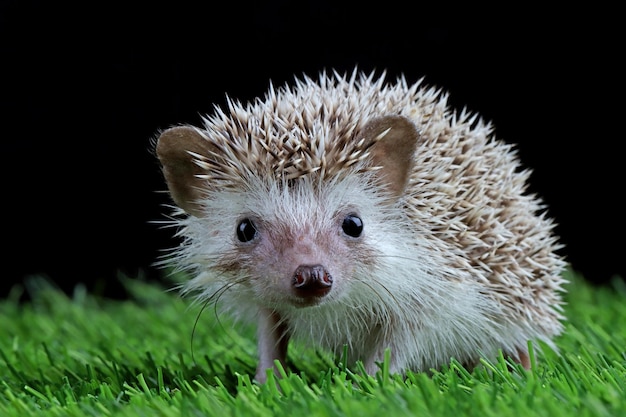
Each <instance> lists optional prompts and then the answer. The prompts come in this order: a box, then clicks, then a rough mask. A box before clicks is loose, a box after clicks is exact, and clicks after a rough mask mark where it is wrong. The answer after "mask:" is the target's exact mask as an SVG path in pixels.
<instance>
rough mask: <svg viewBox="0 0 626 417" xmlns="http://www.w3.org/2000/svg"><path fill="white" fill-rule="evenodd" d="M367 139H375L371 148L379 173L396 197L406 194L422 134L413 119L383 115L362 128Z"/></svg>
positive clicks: (393, 196)
mask: <svg viewBox="0 0 626 417" xmlns="http://www.w3.org/2000/svg"><path fill="white" fill-rule="evenodd" d="M362 132H363V136H364V138H365V139H366V140H371V141H374V142H375V143H374V144H373V145H372V147H371V149H370V154H371V156H372V166H374V167H378V168H379V169H378V171H376V175H377V176H378V178H379V179H380V180H381V181H382V182H383V183H384V184H385V185H386V186H387V190H388V191H389V193H390V194H391V197H392V198H394V199H397V198H399V197H400V196H402V195H403V194H404V190H405V188H406V186H407V183H408V181H409V176H410V175H411V171H412V169H413V164H414V160H415V150H416V148H417V143H418V141H419V133H418V132H417V127H416V126H415V124H414V123H413V122H411V121H410V120H409V119H407V118H406V117H403V116H384V117H380V118H377V119H374V120H371V121H369V122H368V123H367V124H366V125H365V126H364V127H363V131H362Z"/></svg>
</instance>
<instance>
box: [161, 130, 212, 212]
mask: <svg viewBox="0 0 626 417" xmlns="http://www.w3.org/2000/svg"><path fill="white" fill-rule="evenodd" d="M209 149H210V145H209V142H208V141H207V140H206V139H204V138H203V137H202V136H201V135H200V134H199V133H198V132H197V131H196V130H195V129H194V128H192V127H189V126H177V127H172V128H170V129H167V130H165V131H163V133H161V136H159V139H158V142H157V146H156V152H157V156H158V157H159V160H160V161H161V164H162V166H163V175H164V176H165V181H166V182H167V187H168V189H169V191H170V195H171V197H172V199H173V200H174V202H175V203H176V204H177V205H178V207H180V208H182V209H183V210H185V211H186V212H187V213H189V214H193V215H195V216H200V215H201V214H202V210H201V206H200V203H199V202H200V200H201V198H202V194H203V192H205V191H206V188H207V186H208V185H207V182H206V180H203V179H201V177H200V175H202V174H203V173H204V171H203V169H202V168H201V167H200V166H198V164H197V163H196V162H195V157H194V156H193V154H196V155H200V156H206V155H208V154H209Z"/></svg>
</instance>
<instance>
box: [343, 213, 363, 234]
mask: <svg viewBox="0 0 626 417" xmlns="http://www.w3.org/2000/svg"><path fill="white" fill-rule="evenodd" d="M341 228H342V229H343V232H344V233H345V234H347V235H348V236H351V237H359V236H361V233H363V221H362V220H361V218H360V217H358V216H357V215H356V214H348V215H347V216H346V217H345V218H344V219H343V223H342V224H341Z"/></svg>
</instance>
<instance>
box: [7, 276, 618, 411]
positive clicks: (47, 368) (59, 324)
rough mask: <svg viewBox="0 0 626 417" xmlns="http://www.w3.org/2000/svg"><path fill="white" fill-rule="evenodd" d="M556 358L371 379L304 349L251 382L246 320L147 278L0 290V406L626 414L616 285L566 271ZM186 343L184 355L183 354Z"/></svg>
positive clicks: (544, 356) (545, 356) (249, 335)
mask: <svg viewBox="0 0 626 417" xmlns="http://www.w3.org/2000/svg"><path fill="white" fill-rule="evenodd" d="M568 279H570V280H571V281H572V282H571V284H570V285H569V293H568V295H567V298H566V300H567V302H568V304H567V306H566V311H567V315H568V317H569V318H570V320H569V322H568V323H567V326H566V332H565V334H564V335H563V336H561V337H560V338H559V339H558V340H557V343H558V346H559V348H560V351H561V355H560V356H559V355H557V354H555V353H554V352H552V351H550V350H548V351H545V352H544V353H543V354H541V355H538V357H533V359H534V360H535V363H534V366H533V369H532V370H531V371H524V370H522V369H520V368H519V367H518V366H510V364H507V363H506V361H505V360H504V359H503V358H501V359H500V360H499V361H495V362H487V361H485V362H483V365H484V366H482V367H479V368H477V369H475V370H474V371H473V372H471V373H469V372H467V371H466V370H465V369H463V368H462V367H461V366H459V365H458V364H457V363H454V362H452V363H451V364H450V366H449V367H448V368H446V369H443V370H441V372H435V373H434V374H433V375H430V376H429V375H426V374H423V373H410V374H409V375H408V376H407V377H406V378H400V377H398V376H396V375H389V373H388V370H387V369H386V367H385V366H384V365H383V366H382V368H381V371H380V372H379V373H378V374H377V375H376V376H365V375H364V373H363V372H361V370H359V369H352V370H350V369H347V368H345V367H344V366H343V365H342V364H341V361H340V360H338V361H334V359H333V358H332V357H329V356H328V355H326V354H324V353H320V352H316V351H314V350H311V349H310V348H307V347H303V346H294V347H293V349H291V350H290V354H289V361H290V364H289V365H290V366H289V368H290V370H288V371H285V372H284V375H283V378H282V379H280V380H278V381H273V380H272V381H270V383H268V384H266V385H263V386H260V385H257V384H255V383H252V382H251V380H250V375H251V374H252V373H253V371H254V366H255V362H256V359H255V342H254V337H253V335H254V329H252V328H245V327H241V326H234V325H233V324H232V323H230V322H228V321H227V320H226V319H224V318H222V320H221V322H218V320H217V319H216V318H215V315H214V314H213V312H212V311H210V310H209V309H207V310H205V311H204V312H203V314H202V315H201V316H200V318H199V321H198V325H197V327H196V330H195V334H194V338H193V343H192V341H191V334H192V330H193V325H194V322H195V319H196V316H197V314H198V312H199V310H200V307H199V306H190V305H189V303H188V301H187V300H182V299H180V298H179V297H178V295H177V294H175V293H173V292H167V291H165V290H164V289H163V288H161V287H157V286H155V285H154V284H146V283H142V282H141V281H139V280H130V279H129V280H127V281H128V285H129V287H130V291H131V292H132V293H133V294H134V296H135V297H134V299H133V300H132V301H130V300H129V301H114V300H110V299H99V298H97V297H95V296H93V295H91V294H87V293H85V292H84V291H81V288H80V287H78V288H77V290H76V292H75V294H74V295H73V296H72V297H67V296H65V295H63V294H62V293H61V292H60V291H57V290H54V289H53V288H52V287H50V286H48V285H46V284H45V282H44V281H41V282H39V288H38V290H36V291H35V292H34V298H33V301H32V302H30V303H27V304H24V305H19V303H17V302H16V301H15V300H14V298H15V297H14V298H9V299H7V300H3V301H0V416H2V417H13V416H15V417H26V416H30V415H33V416H35V415H36V416H77V417H78V416H80V417H84V416H150V417H153V416H181V415H184V416H204V415H215V416H268V417H269V416H280V415H288V416H304V415H306V416H340V415H351V416H352V415H354V416H358V417H366V416H378V417H380V416H381V415H383V414H384V415H386V416H405V415H407V416H408V415H420V416H429V415H450V416H455V417H458V416H481V417H487V416H498V417H506V416H516V417H517V416H531V415H535V416H550V417H555V416H557V417H558V416H564V417H565V416H567V417H570V416H576V417H581V416H594V417H598V416H625V415H626V325H625V321H626V288H625V286H624V285H623V281H616V283H615V285H614V286H613V287H611V288H609V287H599V288H597V287H593V286H591V285H589V284H587V283H585V282H584V281H583V280H582V279H580V277H578V276H576V275H574V274H571V273H568ZM192 353H193V356H192Z"/></svg>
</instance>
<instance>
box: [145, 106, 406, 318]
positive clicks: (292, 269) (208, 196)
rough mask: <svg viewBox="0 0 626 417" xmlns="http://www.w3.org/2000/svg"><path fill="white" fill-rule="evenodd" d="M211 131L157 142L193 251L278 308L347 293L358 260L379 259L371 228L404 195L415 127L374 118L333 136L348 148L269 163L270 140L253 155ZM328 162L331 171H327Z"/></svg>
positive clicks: (176, 131)
mask: <svg viewBox="0 0 626 417" xmlns="http://www.w3.org/2000/svg"><path fill="white" fill-rule="evenodd" d="M210 133H211V132H202V131H199V130H197V129H193V128H190V127H177V128H172V129H169V130H166V131H165V132H164V133H163V134H162V135H161V137H160V138H159V142H158V146H157V152H158V154H159V157H160V159H161V162H162V163H163V171H164V174H165V178H166V180H167V183H168V186H169V190H170V193H171V196H172V198H173V199H174V201H175V202H176V203H177V204H178V206H179V207H181V208H182V209H183V210H185V211H186V212H187V213H189V214H190V215H191V220H190V221H188V222H187V223H188V226H187V229H186V232H185V234H186V237H187V238H189V239H190V240H191V243H190V244H189V245H188V249H190V250H191V249H193V251H195V254H194V255H193V257H194V258H196V259H201V261H200V262H199V263H200V264H201V265H204V268H205V269H207V270H212V271H214V272H216V271H217V274H218V275H221V276H232V277H233V278H232V280H233V281H237V280H241V281H242V282H245V283H246V285H248V287H249V289H250V291H251V292H252V294H253V295H252V296H253V298H254V299H256V300H259V302H260V303H261V304H264V305H269V306H272V307H273V308H277V306H281V305H289V306H309V305H315V304H318V303H322V302H326V301H328V300H329V299H330V300H333V299H337V298H338V297H341V296H342V291H344V287H345V285H346V282H348V281H349V280H350V277H352V276H354V274H355V268H356V265H359V266H360V267H363V265H367V264H368V263H369V262H372V260H373V259H375V258H376V256H374V254H373V252H375V251H376V250H375V245H373V244H372V243H371V242H368V233H369V232H368V230H376V229H370V227H371V226H373V225H376V223H382V221H379V220H377V219H378V218H379V217H380V213H382V212H384V210H382V207H383V206H385V205H389V204H392V203H394V202H395V201H396V199H397V198H398V197H400V196H401V195H402V194H403V191H404V187H405V186H406V183H407V181H408V176H409V173H410V169H411V165H412V160H413V152H414V150H415V148H416V144H417V141H418V135H417V131H416V129H415V126H414V125H413V124H412V123H411V122H410V121H409V120H408V119H406V118H404V117H400V116H386V117H381V118H377V119H373V120H371V121H369V122H367V123H362V127H361V128H360V129H358V130H356V131H355V132H354V137H352V138H343V139H339V138H335V139H336V140H338V141H343V142H342V149H343V150H342V152H337V151H335V152H334V153H333V152H329V153H327V154H324V153H323V152H322V153H321V154H320V150H319V149H314V148H313V147H312V146H311V143H310V142H306V141H305V140H304V139H303V142H302V143H301V144H299V145H298V146H297V147H296V148H298V149H300V150H301V151H302V152H301V153H295V152H289V158H287V159H285V160H284V161H280V163H278V164H275V165H272V166H271V168H272V169H268V166H265V165H263V164H260V162H259V161H267V160H272V158H274V157H275V154H277V151H272V149H271V148H270V147H269V146H268V149H267V151H266V153H260V151H259V150H258V149H257V150H256V151H255V152H256V156H255V157H254V158H253V159H252V158H251V157H250V156H249V155H243V154H242V153H241V152H239V151H237V150H235V149H240V147H241V144H236V143H235V144H233V143H230V144H229V146H227V147H226V148H225V143H222V142H220V141H212V140H211V139H212V138H213V137H214V136H212V135H211V134H210ZM272 146H273V147H277V148H282V147H283V146H284V144H282V145H280V146H278V145H276V144H273V145H272ZM303 159H305V160H306V162H304V163H303V162H302V160H303ZM329 159H330V161H329ZM329 162H332V163H334V164H335V169H332V170H331V169H325V166H324V164H327V163H329ZM298 163H301V164H302V165H301V168H300V170H299V171H298V172H297V173H296V172H294V171H293V168H294V166H296V165H297V164H298ZM341 164H343V165H341ZM277 166H282V167H283V170H281V169H279V168H277ZM338 166H342V169H338ZM234 167H236V170H235V168H234ZM303 167H305V168H303ZM287 168H289V169H287ZM193 219H195V220H193ZM380 228H382V225H381V226H380Z"/></svg>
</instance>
